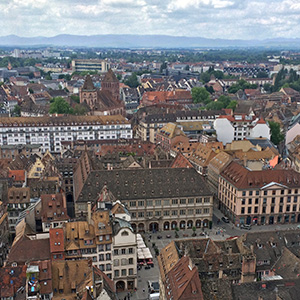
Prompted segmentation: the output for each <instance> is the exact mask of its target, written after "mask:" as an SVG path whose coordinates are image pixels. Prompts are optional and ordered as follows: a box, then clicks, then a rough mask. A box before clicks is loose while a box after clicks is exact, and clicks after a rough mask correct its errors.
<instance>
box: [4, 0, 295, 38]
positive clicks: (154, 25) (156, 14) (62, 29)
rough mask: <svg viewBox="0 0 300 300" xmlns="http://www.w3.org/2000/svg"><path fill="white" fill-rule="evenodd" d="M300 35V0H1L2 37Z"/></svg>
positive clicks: (245, 36) (270, 36)
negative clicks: (69, 35) (12, 35)
mask: <svg viewBox="0 0 300 300" xmlns="http://www.w3.org/2000/svg"><path fill="white" fill-rule="evenodd" d="M10 34H15V35H19V36H24V37H33V36H47V37H50V36H55V35H58V34H76V35H77V34H78V35H94V34H166V35H173V36H198V37H206V38H225V39H267V38H277V37H286V38H296V37H298V38H299V37H300V1H299V0H275V1H272V0H0V36H5V35H10Z"/></svg>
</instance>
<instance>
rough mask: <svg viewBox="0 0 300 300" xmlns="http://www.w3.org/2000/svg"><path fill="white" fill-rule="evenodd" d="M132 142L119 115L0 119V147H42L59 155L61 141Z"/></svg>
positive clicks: (126, 123) (130, 133) (123, 119)
mask: <svg viewBox="0 0 300 300" xmlns="http://www.w3.org/2000/svg"><path fill="white" fill-rule="evenodd" d="M119 138H125V139H132V128H131V124H130V123H129V122H128V120H127V119H126V118H124V117H123V116H121V115H113V116H71V115H68V116H45V117H28V118H24V117H20V118H19V117H16V118H5V117H4V118H0V145H1V146H2V145H20V144H21V145H22V144H23V145H25V144H30V145H32V144H41V145H42V147H41V149H42V152H46V151H47V150H48V151H50V152H52V153H53V152H55V153H58V152H60V151H61V142H62V141H71V142H72V141H78V140H110V139H119Z"/></svg>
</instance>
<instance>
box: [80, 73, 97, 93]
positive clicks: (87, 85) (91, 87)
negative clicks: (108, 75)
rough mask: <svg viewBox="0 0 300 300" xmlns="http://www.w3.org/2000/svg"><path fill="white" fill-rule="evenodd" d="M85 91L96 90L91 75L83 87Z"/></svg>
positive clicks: (87, 77)
mask: <svg viewBox="0 0 300 300" xmlns="http://www.w3.org/2000/svg"><path fill="white" fill-rule="evenodd" d="M82 89H83V90H89V91H90V90H94V89H95V86H94V83H93V81H92V78H91V76H90V75H87V76H86V78H85V81H84V84H83V87H82Z"/></svg>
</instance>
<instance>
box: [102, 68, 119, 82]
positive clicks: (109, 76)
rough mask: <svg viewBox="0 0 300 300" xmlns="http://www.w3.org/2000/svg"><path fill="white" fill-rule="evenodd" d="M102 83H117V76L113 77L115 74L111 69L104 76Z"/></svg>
mask: <svg viewBox="0 0 300 300" xmlns="http://www.w3.org/2000/svg"><path fill="white" fill-rule="evenodd" d="M103 81H104V82H119V80H118V78H117V76H116V75H115V73H114V72H113V70H112V69H109V70H108V72H107V73H106V74H105V76H104V79H103Z"/></svg>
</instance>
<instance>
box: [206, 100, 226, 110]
mask: <svg viewBox="0 0 300 300" xmlns="http://www.w3.org/2000/svg"><path fill="white" fill-rule="evenodd" d="M222 108H224V103H223V102H221V101H212V102H210V103H208V104H207V105H206V109H207V110H220V109H222Z"/></svg>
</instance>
